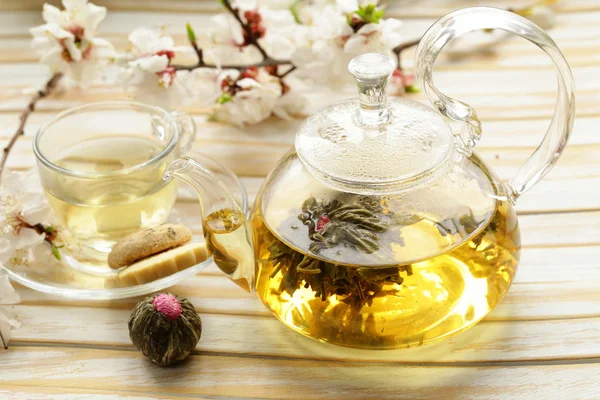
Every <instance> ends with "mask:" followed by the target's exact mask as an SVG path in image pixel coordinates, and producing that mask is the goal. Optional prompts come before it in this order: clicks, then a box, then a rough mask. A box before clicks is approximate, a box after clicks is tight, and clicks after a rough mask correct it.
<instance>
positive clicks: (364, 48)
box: [344, 19, 402, 56]
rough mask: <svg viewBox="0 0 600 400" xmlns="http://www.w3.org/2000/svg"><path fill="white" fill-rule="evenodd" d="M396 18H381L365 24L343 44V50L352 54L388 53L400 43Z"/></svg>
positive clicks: (400, 38) (400, 36) (399, 23)
mask: <svg viewBox="0 0 600 400" xmlns="http://www.w3.org/2000/svg"><path fill="white" fill-rule="evenodd" d="M401 26H402V23H401V22H400V21H398V20H397V19H386V20H381V21H380V22H379V23H377V24H373V23H371V24H366V25H365V26H363V27H362V28H360V29H359V30H358V31H357V32H356V34H354V35H352V36H351V37H350V38H348V40H347V41H346V43H345V44H344V52H346V53H349V54H352V55H353V56H354V55H359V54H362V53H390V51H391V49H393V48H394V47H396V46H397V45H399V44H400V43H402V35H401V34H400V27H401Z"/></svg>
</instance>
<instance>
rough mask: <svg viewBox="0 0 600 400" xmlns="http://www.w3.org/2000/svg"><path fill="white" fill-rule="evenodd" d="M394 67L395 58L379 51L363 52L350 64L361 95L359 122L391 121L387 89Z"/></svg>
mask: <svg viewBox="0 0 600 400" xmlns="http://www.w3.org/2000/svg"><path fill="white" fill-rule="evenodd" d="M394 69H396V64H395V63H394V60H392V58H391V57H389V56H386V55H385V54H379V53H366V54H362V55H360V56H358V57H355V58H354V59H353V60H352V61H350V64H348V71H350V73H351V74H352V75H353V76H354V79H356V86H357V87H358V93H359V96H360V109H359V112H358V114H357V115H356V118H357V122H358V123H359V124H362V125H381V124H383V123H386V122H388V121H389V112H388V107H387V95H386V89H387V85H388V83H389V81H390V77H391V76H392V73H393V72H394Z"/></svg>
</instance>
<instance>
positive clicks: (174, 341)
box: [129, 293, 202, 366]
mask: <svg viewBox="0 0 600 400" xmlns="http://www.w3.org/2000/svg"><path fill="white" fill-rule="evenodd" d="M201 334H202V322H201V321H200V317H199V316H198V314H196V310H195V309H194V306H193V305H192V303H190V302H189V301H188V300H187V299H180V298H179V297H177V296H176V295H174V294H171V293H160V294H156V295H153V296H149V297H146V298H145V299H144V300H142V301H140V302H139V303H138V304H137V305H136V306H135V308H134V309H133V311H132V312H131V316H130V317H129V337H130V338H131V341H132V342H133V344H134V345H135V347H137V348H138V350H140V351H141V352H142V353H143V354H144V355H145V356H146V357H148V358H149V359H150V360H152V362H154V363H156V364H158V365H161V366H167V365H171V364H174V363H176V362H178V361H181V360H183V359H185V358H186V357H187V356H189V355H190V353H191V352H192V350H194V348H195V347H196V344H197V343H198V341H199V340H200V335H201Z"/></svg>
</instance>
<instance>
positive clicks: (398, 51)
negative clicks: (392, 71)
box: [392, 39, 421, 70]
mask: <svg viewBox="0 0 600 400" xmlns="http://www.w3.org/2000/svg"><path fill="white" fill-rule="evenodd" d="M420 41H421V39H415V40H411V41H410V42H406V43H402V44H399V45H398V46H396V47H394V48H393V50H392V51H393V52H394V54H396V65H397V66H398V69H399V70H402V64H401V63H400V55H401V54H402V52H403V51H404V50H406V49H409V48H411V47H414V46H416V45H418V44H419V42H420Z"/></svg>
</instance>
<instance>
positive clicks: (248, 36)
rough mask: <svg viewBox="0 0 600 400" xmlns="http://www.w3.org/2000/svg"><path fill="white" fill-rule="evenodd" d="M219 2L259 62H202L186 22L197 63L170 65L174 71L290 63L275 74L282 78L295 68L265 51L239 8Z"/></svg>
mask: <svg viewBox="0 0 600 400" xmlns="http://www.w3.org/2000/svg"><path fill="white" fill-rule="evenodd" d="M220 2H221V4H223V6H224V7H225V9H227V11H229V13H230V14H231V15H232V16H233V17H234V18H235V19H236V21H237V22H238V23H239V24H240V26H241V28H242V30H243V31H244V38H245V40H246V41H247V42H248V44H251V45H252V46H254V47H255V48H256V49H257V50H258V52H259V53H260V54H261V55H262V57H263V60H262V61H261V62H259V63H254V64H249V65H214V64H207V63H205V62H204V55H203V52H202V49H200V48H198V44H197V43H196V34H195V33H194V30H193V29H192V27H191V26H190V24H187V26H186V30H187V36H188V40H189V41H190V44H191V46H192V48H193V49H194V51H195V52H196V55H197V56H198V63H197V64H196V65H190V66H186V65H173V66H172V67H173V68H174V69H175V71H181V70H185V71H191V70H194V69H196V68H218V69H236V70H239V71H243V70H246V69H248V68H261V67H271V66H276V65H291V68H290V69H289V70H288V71H286V72H285V73H284V74H283V75H277V76H278V77H279V78H280V79H281V78H283V77H284V76H286V75H287V74H289V73H290V72H292V71H293V70H295V69H296V66H295V65H293V64H292V62H291V61H289V60H279V59H276V58H272V57H271V56H269V54H268V53H267V51H266V50H265V49H264V48H263V47H262V46H261V45H260V43H259V42H258V37H257V35H256V34H255V33H254V32H253V31H252V28H251V27H250V24H248V23H246V22H244V21H243V20H242V18H241V17H240V12H239V9H238V8H235V7H233V6H232V5H231V3H230V1H229V0H221V1H220Z"/></svg>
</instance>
